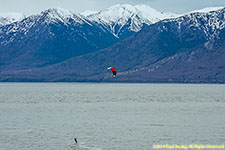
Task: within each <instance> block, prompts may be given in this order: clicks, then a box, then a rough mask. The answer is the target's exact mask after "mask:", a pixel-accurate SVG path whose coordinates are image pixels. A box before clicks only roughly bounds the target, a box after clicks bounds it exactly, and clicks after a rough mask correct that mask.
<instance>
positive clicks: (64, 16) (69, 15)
mask: <svg viewBox="0 0 225 150" xmlns="http://www.w3.org/2000/svg"><path fill="white" fill-rule="evenodd" d="M41 14H42V15H45V14H46V15H47V18H46V21H47V22H48V23H51V22H58V21H60V22H63V23H64V24H67V23H68V22H69V20H70V19H73V20H74V21H75V22H76V23H79V24H83V23H84V22H85V23H88V24H89V25H90V23H89V22H88V21H87V19H86V17H85V16H83V15H81V14H76V13H73V12H71V11H69V10H66V9H62V8H60V7H56V8H50V9H48V10H46V11H44V12H42V13H41Z"/></svg>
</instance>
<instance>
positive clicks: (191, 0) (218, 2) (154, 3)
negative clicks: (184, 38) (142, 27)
mask: <svg viewBox="0 0 225 150" xmlns="http://www.w3.org/2000/svg"><path fill="white" fill-rule="evenodd" d="M115 4H133V5H135V4H147V5H150V6H151V7H152V8H155V9H157V10H159V11H162V12H173V13H178V14H179V13H180V14H181V13H187V12H190V11H193V10H197V9H202V8H205V7H218V6H220V7H221V6H222V7H225V0H0V13H8V12H23V13H25V14H36V13H39V12H41V11H43V10H46V9H48V8H54V7H60V8H64V9H67V10H70V11H72V12H78V13H79V12H82V11H84V10H104V9H106V8H108V7H110V6H112V5H115Z"/></svg>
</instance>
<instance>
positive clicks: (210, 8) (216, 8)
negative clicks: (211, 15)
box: [189, 7, 224, 13]
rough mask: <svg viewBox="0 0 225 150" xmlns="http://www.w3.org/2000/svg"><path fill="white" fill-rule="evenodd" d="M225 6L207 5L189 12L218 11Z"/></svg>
mask: <svg viewBox="0 0 225 150" xmlns="http://www.w3.org/2000/svg"><path fill="white" fill-rule="evenodd" d="M223 8H224V7H206V8H203V9H199V10H194V11H191V12H189V13H195V12H200V13H206V12H210V11H217V10H219V9H223Z"/></svg>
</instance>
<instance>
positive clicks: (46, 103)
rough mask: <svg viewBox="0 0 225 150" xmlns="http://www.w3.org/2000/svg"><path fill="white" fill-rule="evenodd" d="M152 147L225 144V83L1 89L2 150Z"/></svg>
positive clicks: (52, 85) (42, 85) (26, 85)
mask: <svg viewBox="0 0 225 150" xmlns="http://www.w3.org/2000/svg"><path fill="white" fill-rule="evenodd" d="M75 137H76V138H78V142H79V144H75V143H74V141H73V138H75ZM154 144H163V145H165V144H179V145H188V144H211V145H219V144H220V145H221V144H225V85H205V84H202V85H200V84H199V85H193V84H186V85H184V84H93V83H84V84H80V83H0V149H1V150H150V149H152V145H154Z"/></svg>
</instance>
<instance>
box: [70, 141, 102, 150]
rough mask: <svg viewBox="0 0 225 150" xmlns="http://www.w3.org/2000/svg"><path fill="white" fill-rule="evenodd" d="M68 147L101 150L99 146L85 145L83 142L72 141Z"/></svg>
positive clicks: (75, 149)
mask: <svg viewBox="0 0 225 150" xmlns="http://www.w3.org/2000/svg"><path fill="white" fill-rule="evenodd" d="M69 147H70V149H69V150H102V149H101V148H97V147H89V146H86V145H85V143H74V144H72V145H70V146H69Z"/></svg>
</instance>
